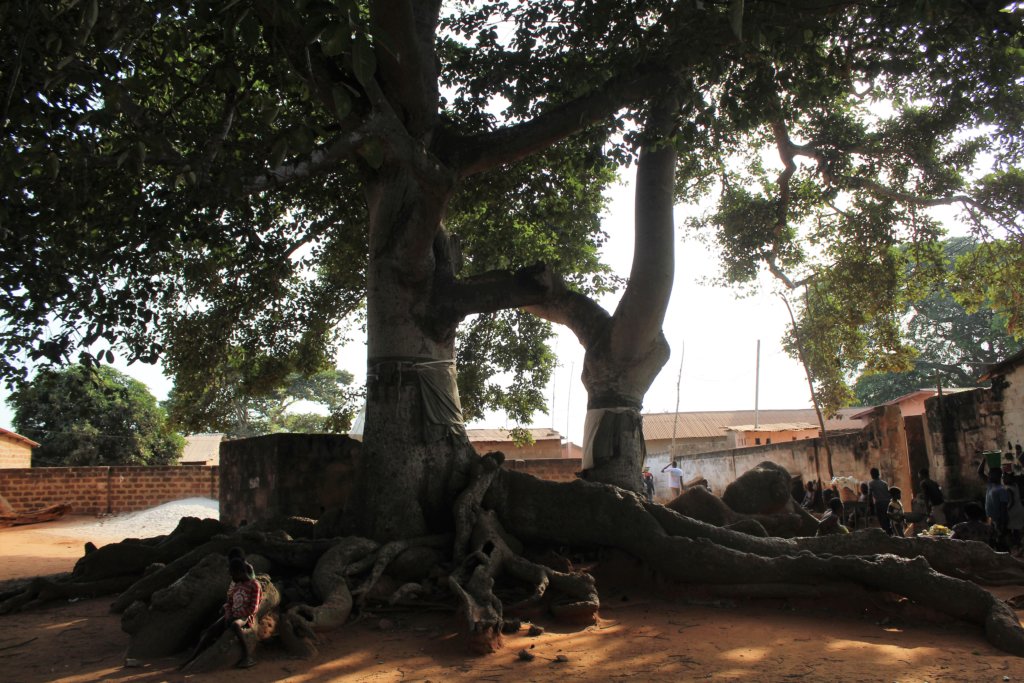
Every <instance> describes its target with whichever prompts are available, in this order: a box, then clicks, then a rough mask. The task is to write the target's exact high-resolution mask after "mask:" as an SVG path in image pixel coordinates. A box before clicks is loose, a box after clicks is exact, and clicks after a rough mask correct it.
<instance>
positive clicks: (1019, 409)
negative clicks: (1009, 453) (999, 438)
mask: <svg viewBox="0 0 1024 683" xmlns="http://www.w3.org/2000/svg"><path fill="white" fill-rule="evenodd" d="M1004 379H1005V380H1006V387H1005V388H1004V389H1003V429H1004V432H1005V433H1004V435H1003V442H1004V443H1003V446H1004V447H1005V446H1006V443H1005V442H1006V441H1011V442H1013V443H1014V444H1018V443H1019V444H1022V445H1024V364H1021V365H1018V366H1017V367H1015V368H1014V369H1013V370H1011V371H1010V372H1008V373H1007V374H1006V376H1005V378H1004Z"/></svg>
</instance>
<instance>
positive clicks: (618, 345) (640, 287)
mask: <svg viewBox="0 0 1024 683" xmlns="http://www.w3.org/2000/svg"><path fill="white" fill-rule="evenodd" d="M678 107H679V101H678V98H676V97H675V96H674V95H672V96H668V97H665V98H663V99H662V100H661V101H659V102H657V103H656V104H654V105H653V106H652V107H651V112H650V114H649V115H648V122H647V127H646V131H645V134H646V135H647V136H648V139H647V141H646V142H645V143H644V145H643V147H642V148H641V150H640V161H639V165H638V166H637V172H636V198H635V202H634V207H633V214H634V219H633V222H634V227H633V263H632V265H631V267H630V272H629V283H628V284H627V285H626V291H625V292H624V293H623V295H622V299H621V300H620V301H619V305H618V306H617V307H616V309H615V313H614V314H613V315H612V329H611V334H612V340H611V341H612V346H611V349H612V353H613V354H615V355H619V356H621V355H631V354H633V353H635V352H636V351H638V350H641V349H645V348H646V347H647V345H648V344H649V342H650V341H651V340H653V339H655V338H656V337H658V336H660V335H661V326H662V323H663V322H664V321H665V311H666V310H667V309H668V301H669V297H670V296H671V295H672V281H673V277H674V275H675V244H674V242H675V224H674V222H673V218H672V209H673V205H674V204H675V201H674V200H675V170H676V150H675V147H674V146H673V143H672V141H671V140H670V139H669V136H670V135H671V133H672V129H673V128H674V127H675V120H676V115H677V113H678Z"/></svg>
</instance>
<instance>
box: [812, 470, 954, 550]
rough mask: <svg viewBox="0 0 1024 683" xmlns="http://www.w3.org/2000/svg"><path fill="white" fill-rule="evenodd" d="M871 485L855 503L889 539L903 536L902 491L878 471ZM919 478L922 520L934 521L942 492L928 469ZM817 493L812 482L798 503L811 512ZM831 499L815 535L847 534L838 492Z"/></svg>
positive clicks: (863, 488)
mask: <svg viewBox="0 0 1024 683" xmlns="http://www.w3.org/2000/svg"><path fill="white" fill-rule="evenodd" d="M870 475H871V479H870V481H867V482H863V483H861V485H860V494H859V497H858V500H857V502H858V503H859V509H860V510H863V511H864V513H865V514H866V515H867V516H868V517H875V518H876V519H878V525H879V526H880V527H881V528H882V530H883V531H885V533H887V534H889V535H890V536H903V535H904V533H906V529H907V519H908V516H907V512H906V510H905V508H904V507H903V491H902V490H901V489H900V488H899V487H898V486H889V484H888V483H886V482H885V480H884V479H882V477H881V473H880V472H879V470H878V468H877V467H872V468H871V470H870ZM918 476H919V478H920V481H921V484H920V490H921V493H920V498H921V499H922V500H923V503H924V507H925V519H928V520H933V519H935V517H936V516H938V515H939V514H941V507H942V505H943V504H944V502H945V499H944V496H943V494H942V488H941V487H940V486H939V485H938V484H937V483H936V482H935V481H934V480H932V478H931V477H930V476H929V474H928V470H927V469H922V470H920V471H919V472H918ZM817 493H818V492H817V489H816V488H815V486H814V483H813V482H809V483H808V484H807V489H806V494H805V495H804V499H803V501H802V502H801V505H802V506H803V507H805V508H811V507H812V506H813V505H814V504H815V501H816V496H817ZM829 493H832V495H831V496H826V497H825V498H826V500H825V505H826V508H827V509H826V510H825V514H824V515H823V516H822V518H821V521H820V523H819V525H818V535H819V536H822V535H827V534H835V533H849V528H848V527H847V526H846V524H845V523H844V522H845V521H846V514H845V513H846V511H845V507H844V505H843V502H842V500H841V499H840V498H839V495H838V492H834V491H830V492H829Z"/></svg>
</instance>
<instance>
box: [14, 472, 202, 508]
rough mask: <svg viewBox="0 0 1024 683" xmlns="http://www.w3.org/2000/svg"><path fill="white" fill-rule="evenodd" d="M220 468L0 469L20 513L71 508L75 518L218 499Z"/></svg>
mask: <svg viewBox="0 0 1024 683" xmlns="http://www.w3.org/2000/svg"><path fill="white" fill-rule="evenodd" d="M217 488H218V478H217V468H216V467H200V466H195V467H176V466H168V467H32V468H22V469H9V470H0V493H3V495H4V497H5V498H6V499H7V502H9V503H10V504H11V506H12V507H13V508H14V509H15V510H16V511H17V512H29V511H31V510H37V509H39V508H42V507H46V506H48V505H57V504H58V503H70V504H71V507H72V512H73V513H75V514H90V515H96V514H104V513H112V514H117V513H122V512H134V511H136V510H144V509H146V508H150V507H153V506H155V505H161V504H162V503H168V502H170V501H172V500H181V499H183V498H196V497H203V498H217V493H218V491H217Z"/></svg>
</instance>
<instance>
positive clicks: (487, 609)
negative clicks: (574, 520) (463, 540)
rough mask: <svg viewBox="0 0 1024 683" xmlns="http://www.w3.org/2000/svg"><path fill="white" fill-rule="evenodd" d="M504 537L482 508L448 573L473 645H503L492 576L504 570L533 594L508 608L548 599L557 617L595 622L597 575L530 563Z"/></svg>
mask: <svg viewBox="0 0 1024 683" xmlns="http://www.w3.org/2000/svg"><path fill="white" fill-rule="evenodd" d="M505 537H506V534H505V532H504V530H503V529H502V528H501V524H500V523H499V522H498V520H497V517H496V516H495V515H494V514H493V513H491V512H489V511H481V512H480V513H479V517H478V520H477V524H476V526H475V528H474V531H473V534H472V537H471V539H470V545H469V551H470V552H469V553H468V554H467V555H466V556H465V558H464V560H463V563H462V564H461V565H460V566H459V567H458V568H457V569H456V571H455V572H453V573H452V575H451V576H450V577H449V578H448V585H449V587H450V588H451V591H452V592H453V593H454V594H455V595H456V597H457V598H458V599H459V602H460V605H461V609H460V612H461V615H462V618H463V619H464V620H465V633H466V637H467V642H468V644H469V647H470V649H472V650H474V651H476V652H480V653H488V652H494V651H496V650H497V649H499V648H500V647H501V642H502V638H501V634H502V625H503V623H504V609H503V605H502V602H501V600H499V599H498V598H497V596H495V595H494V580H495V578H497V577H498V576H499V575H501V574H502V573H505V574H508V575H509V576H512V577H514V578H517V579H520V580H522V581H526V582H528V583H529V584H531V585H532V593H531V595H530V596H529V597H527V598H526V599H524V600H522V601H520V602H518V603H515V604H514V605H511V606H510V607H509V611H516V612H522V611H524V610H528V609H536V608H537V607H538V606H540V605H542V604H544V603H545V602H547V603H548V606H549V609H550V611H551V612H552V614H555V615H556V616H561V617H564V618H569V619H572V620H573V621H593V619H594V616H595V615H596V614H597V609H598V607H599V605H600V601H599V599H598V595H597V591H596V589H595V587H594V579H593V577H591V576H590V575H588V574H583V573H576V574H567V573H562V572H558V571H555V570H553V569H550V568H548V567H545V566H543V565H540V564H536V563H534V562H530V561H529V560H527V559H525V558H524V557H522V556H520V555H519V554H518V553H516V552H515V551H513V550H512V548H510V547H509V545H508V543H506V542H505ZM552 588H553V589H555V591H556V592H557V593H559V594H560V596H559V598H558V599H555V600H552V599H551V596H550V593H549V589H552ZM562 596H565V597H562Z"/></svg>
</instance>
